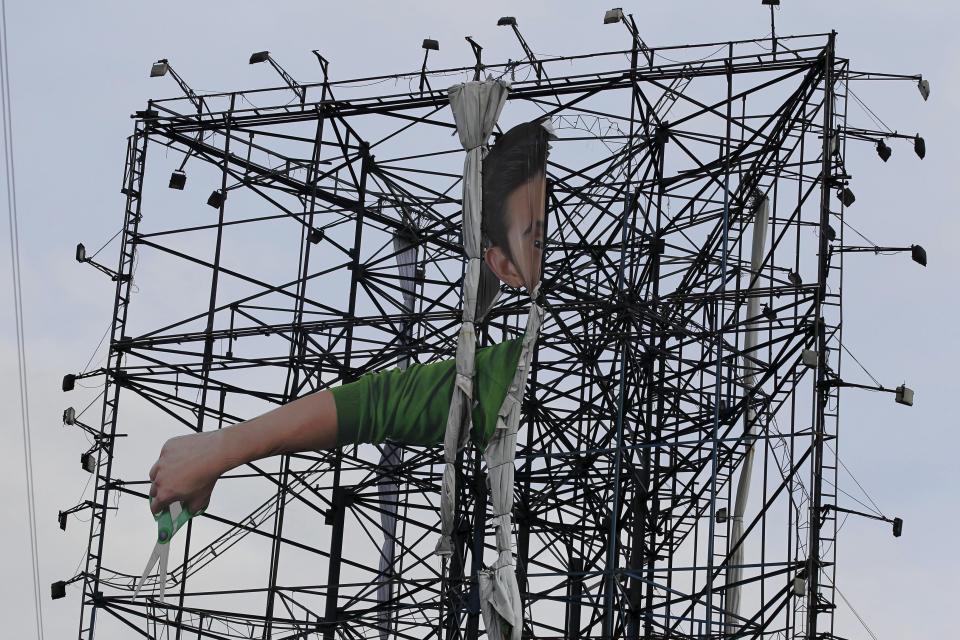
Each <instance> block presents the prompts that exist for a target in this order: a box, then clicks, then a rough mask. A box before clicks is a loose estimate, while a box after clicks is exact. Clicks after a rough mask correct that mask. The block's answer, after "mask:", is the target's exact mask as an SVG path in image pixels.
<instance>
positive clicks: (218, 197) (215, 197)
mask: <svg viewBox="0 0 960 640" xmlns="http://www.w3.org/2000/svg"><path fill="white" fill-rule="evenodd" d="M226 199H227V196H226V194H225V193H224V192H223V191H220V189H217V190H216V191H214V192H213V193H211V194H210V197H209V198H207V204H208V205H210V206H211V207H213V208H214V209H219V208H220V206H221V205H222V204H223V201H224V200H226Z"/></svg>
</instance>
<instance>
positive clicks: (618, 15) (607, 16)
mask: <svg viewBox="0 0 960 640" xmlns="http://www.w3.org/2000/svg"><path fill="white" fill-rule="evenodd" d="M621 20H623V9H621V8H620V7H617V8H616V9H610V10H608V11H607V12H606V13H604V14H603V24H613V23H614V22H620V21H621Z"/></svg>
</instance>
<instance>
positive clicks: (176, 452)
mask: <svg viewBox="0 0 960 640" xmlns="http://www.w3.org/2000/svg"><path fill="white" fill-rule="evenodd" d="M336 444H337V405H336V403H335V402H334V399H333V394H332V393H331V392H330V391H329V390H323V391H317V392H316V393H311V394H310V395H307V396H303V397H302V398H298V399H296V400H293V401H292V402H288V403H287V404H285V405H282V406H279V407H277V408H275V409H271V410H270V411H268V412H266V413H264V414H263V415H260V416H257V417H256V418H253V419H251V420H247V421H245V422H241V423H239V424H235V425H233V426H230V427H225V428H223V429H219V430H217V431H206V432H202V433H194V434H189V435H185V436H177V437H176V438H171V439H170V440H167V441H166V443H164V445H163V448H162V449H161V450H160V457H159V458H158V459H157V461H156V463H155V464H154V465H153V467H152V468H151V469H150V480H151V486H150V495H151V496H152V497H153V502H152V503H151V509H152V511H153V512H154V513H159V512H160V511H162V510H163V509H166V508H167V506H169V504H170V503H171V502H175V501H180V502H182V503H183V505H184V506H185V507H186V508H187V509H189V510H190V511H192V512H194V513H195V512H196V511H198V510H199V509H202V508H205V507H206V506H207V503H208V502H209V501H210V494H211V493H212V492H213V487H214V485H215V484H216V482H217V480H219V479H220V476H221V475H223V474H224V473H226V472H227V471H230V470H231V469H233V468H235V467H238V466H240V465H243V464H246V463H247V462H251V461H253V460H259V459H260V458H266V457H269V456H273V455H279V454H284V453H295V452H297V451H316V450H318V449H331V448H333V447H335V446H336Z"/></svg>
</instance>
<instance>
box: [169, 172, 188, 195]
mask: <svg viewBox="0 0 960 640" xmlns="http://www.w3.org/2000/svg"><path fill="white" fill-rule="evenodd" d="M185 184H187V174H186V173H184V172H183V171H180V170H179V169H177V170H176V171H174V172H173V173H171V174H170V185H169V186H170V188H171V189H176V190H177V191H183V185H185Z"/></svg>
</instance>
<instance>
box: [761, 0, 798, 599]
mask: <svg viewBox="0 0 960 640" xmlns="http://www.w3.org/2000/svg"><path fill="white" fill-rule="evenodd" d="M764 1H766V0H764ZM806 594H807V581H806V579H804V578H801V577H800V576H797V577H796V578H794V579H793V595H795V596H804V595H806Z"/></svg>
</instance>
